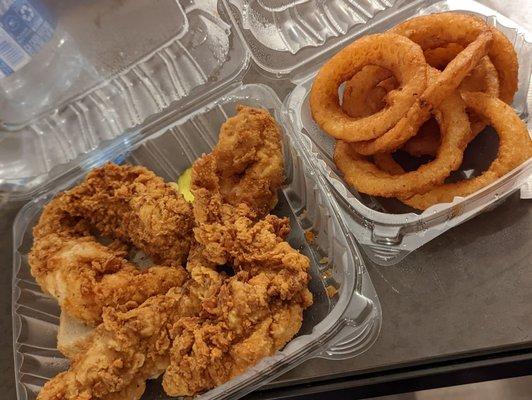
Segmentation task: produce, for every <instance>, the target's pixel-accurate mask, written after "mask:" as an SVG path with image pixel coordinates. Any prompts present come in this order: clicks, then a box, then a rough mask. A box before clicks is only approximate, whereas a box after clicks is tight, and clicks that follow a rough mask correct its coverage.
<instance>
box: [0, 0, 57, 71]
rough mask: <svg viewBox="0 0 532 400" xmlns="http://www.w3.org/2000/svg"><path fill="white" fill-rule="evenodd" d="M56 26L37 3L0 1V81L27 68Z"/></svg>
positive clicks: (33, 0) (50, 36)
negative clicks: (24, 67) (25, 66)
mask: <svg viewBox="0 0 532 400" xmlns="http://www.w3.org/2000/svg"><path fill="white" fill-rule="evenodd" d="M55 26H56V23H55V20H54V18H53V17H52V15H51V14H50V13H49V12H48V10H47V9H46V8H45V7H44V6H43V4H42V3H40V2H39V1H38V0H2V1H0V78H3V77H6V76H8V75H11V74H12V73H13V72H15V71H17V70H19V69H21V68H22V67H23V66H24V65H26V64H27V63H28V62H29V61H30V60H31V57H32V56H33V55H34V54H35V53H37V52H38V51H39V50H40V49H41V48H42V47H43V46H44V44H45V43H46V42H48V41H49V40H50V39H51V38H52V36H53V34H54V30H55Z"/></svg>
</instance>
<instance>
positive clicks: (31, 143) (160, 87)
mask: <svg viewBox="0 0 532 400" xmlns="http://www.w3.org/2000/svg"><path fill="white" fill-rule="evenodd" d="M3 1H4V2H6V4H7V5H9V3H10V2H11V0H3ZM25 1H26V2H28V4H30V3H31V4H30V6H31V5H32V4H33V5H35V7H37V5H39V6H40V7H41V8H44V9H46V10H47V11H48V12H49V13H50V15H51V16H50V17H49V19H52V18H53V19H55V22H51V23H50V24H51V25H50V26H52V28H50V29H53V35H52V36H51V38H50V39H49V40H48V41H47V42H46V43H44V44H43V45H42V48H41V49H40V50H39V51H38V52H36V53H35V54H34V55H33V56H32V58H31V59H30V60H29V61H28V63H27V64H25V65H24V66H23V67H22V68H21V69H19V70H18V71H14V72H13V73H12V74H10V75H9V76H6V77H3V78H2V79H0V104H1V105H2V106H1V107H0V124H1V125H2V127H3V129H2V130H1V131H0V191H11V192H19V193H21V192H25V196H26V197H27V196H29V194H28V191H31V189H32V188H35V187H36V186H38V185H40V184H42V183H43V182H45V181H46V180H48V179H49V178H50V177H51V176H56V175H57V174H59V173H60V172H61V171H62V170H64V166H65V165H66V164H68V163H69V162H70V161H72V160H76V159H78V162H79V161H80V160H79V158H80V156H81V157H83V155H85V154H87V153H89V152H91V151H94V150H97V149H103V148H105V147H106V146H108V145H110V143H112V142H110V141H112V140H116V138H119V139H118V140H127V138H128V137H131V136H132V135H134V134H135V130H134V128H135V127H137V126H139V125H141V124H142V123H143V122H144V121H145V120H146V118H147V117H149V116H151V115H154V114H157V113H160V112H164V111H165V110H168V109H169V108H176V107H177V108H181V109H188V108H191V107H193V106H194V104H197V103H198V102H200V101H201V100H202V99H203V98H205V97H208V96H212V95H214V94H216V93H217V92H218V91H219V90H220V89H221V88H223V87H225V86H226V85H228V84H229V83H230V82H233V81H235V80H238V78H239V76H240V75H241V73H242V72H243V71H244V70H245V68H246V67H247V65H248V60H249V56H248V53H247V52H246V50H245V48H244V47H243V45H242V42H241V41H240V39H239V37H238V36H237V35H235V34H234V32H232V30H231V27H230V25H229V24H228V23H227V22H226V21H225V20H226V19H227V18H225V20H224V17H223V15H221V14H220V13H219V12H218V9H217V1H216V0H187V1H180V2H177V1H175V0H158V1H148V0H126V1H112V2H109V1H105V0H98V1H89V2H87V1H85V2H79V1H75V0H61V1H51V0H48V1H46V2H43V0H25ZM37 1H39V3H37ZM15 3H16V2H15ZM15 3H13V4H15ZM12 7H14V6H11V8H12ZM28 7H29V6H28ZM11 8H9V9H8V11H6V12H11V11H10V10H11ZM2 12H3V11H2V9H1V8H0V14H1V13H2ZM35 12H36V11H35ZM41 14H43V15H44V11H41ZM1 20H2V17H1V16H0V21H1ZM54 24H55V25H54ZM0 34H1V26H0ZM1 62H2V48H1V46H0V65H1ZM54 168H55V170H54ZM16 196H17V195H15V197H16Z"/></svg>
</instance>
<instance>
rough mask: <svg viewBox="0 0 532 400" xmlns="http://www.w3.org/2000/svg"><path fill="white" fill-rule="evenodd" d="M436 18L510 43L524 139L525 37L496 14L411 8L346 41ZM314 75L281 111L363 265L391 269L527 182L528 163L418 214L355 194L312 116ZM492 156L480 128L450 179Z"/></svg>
mask: <svg viewBox="0 0 532 400" xmlns="http://www.w3.org/2000/svg"><path fill="white" fill-rule="evenodd" d="M442 11H458V12H468V13H473V14H475V15H478V16H480V17H481V18H483V19H485V20H486V21H487V23H488V24H490V25H493V26H495V27H496V28H497V29H499V30H500V31H501V32H502V33H504V34H505V35H506V36H507V37H508V38H509V40H510V42H511V43H512V44H513V46H514V48H515V50H516V53H517V56H518V60H519V85H518V91H517V93H516V94H515V96H514V102H513V107H514V109H515V111H516V112H517V113H518V114H519V116H520V117H521V118H522V119H523V120H525V121H527V125H528V128H529V132H530V128H531V127H532V125H531V121H530V119H529V115H530V112H531V104H530V101H529V97H530V94H531V85H530V82H531V76H532V42H531V40H532V35H531V34H530V33H529V32H528V31H527V30H526V29H524V28H523V27H521V26H519V25H518V24H516V23H515V22H513V21H511V20H509V19H508V18H506V17H504V16H503V15H501V14H499V13H497V12H496V11H494V10H492V9H490V8H488V7H486V6H484V5H481V4H480V3H478V2H476V1H472V0H462V1H454V0H443V1H431V0H422V1H416V2H411V3H407V4H405V5H404V7H400V8H399V9H395V12H393V13H391V14H389V15H388V16H385V17H384V18H381V19H380V20H379V21H376V22H375V23H373V24H372V27H371V29H370V30H369V31H367V30H363V31H358V32H357V33H355V34H354V36H353V37H352V40H356V38H358V37H360V36H361V35H364V34H367V33H376V32H382V31H384V30H386V29H388V28H389V27H390V26H392V25H395V24H397V23H399V22H401V21H404V20H406V19H408V18H411V17H413V16H415V15H419V14H430V13H435V12H442ZM335 51H336V49H329V50H328V51H327V52H326V53H325V54H326V56H327V57H330V56H332V55H333V54H334V52H335ZM318 67H319V65H318ZM315 72H316V71H314V72H312V73H310V74H308V75H307V76H305V77H302V78H301V79H300V80H299V81H298V85H297V86H296V87H295V89H294V90H293V91H292V92H291V93H290V95H289V96H288V98H287V100H286V101H285V105H286V109H287V112H288V113H289V116H290V119H291V121H292V123H293V124H294V126H295V129H296V130H297V131H298V132H300V133H301V134H302V135H303V136H304V137H305V139H306V145H307V148H308V150H309V151H310V153H312V154H313V155H314V156H315V157H316V165H318V167H319V168H320V170H321V171H322V172H323V173H324V175H325V176H326V178H327V179H328V181H329V183H330V184H331V186H332V188H333V190H334V191H335V193H336V195H337V198H338V199H339V201H340V204H341V205H342V206H343V208H344V216H345V218H346V221H347V224H348V226H349V229H350V231H351V232H353V234H354V235H355V237H356V239H357V241H358V242H359V243H360V244H361V246H362V248H363V249H364V250H365V252H366V253H367V255H368V256H369V257H370V259H371V260H372V261H373V262H375V263H377V264H381V265H393V264H396V263H398V262H399V261H401V260H402V259H403V258H404V257H406V256H407V255H408V254H409V253H410V252H412V251H414V250H416V249H417V248H419V247H420V246H422V245H424V244H425V243H427V242H429V241H430V240H432V239H434V238H435V237H437V236H439V235H441V234H442V233H444V232H445V231H447V230H448V229H450V228H452V227H454V226H456V225H458V224H460V223H462V222H464V221H466V220H468V219H470V218H472V217H474V216H475V215H477V214H479V213H481V212H483V211H487V210H490V209H492V208H493V207H494V206H496V205H497V204H499V203H500V202H501V201H502V200H504V199H505V198H506V197H508V196H509V195H510V194H511V193H513V192H514V191H516V190H518V189H519V187H520V186H521V185H523V184H524V183H525V182H526V181H527V179H529V177H530V175H531V174H532V160H528V161H527V162H524V163H523V164H522V165H520V166H519V167H517V168H515V169H514V170H513V171H510V172H509V173H507V174H506V175H504V176H503V177H501V178H500V179H498V180H497V181H496V182H493V183H492V184H491V185H489V186H486V187H484V188H482V189H481V190H479V191H477V192H476V193H473V194H471V195H469V196H467V197H456V198H455V199H454V200H453V201H452V202H451V203H441V204H436V205H434V206H432V207H430V208H429V209H427V210H425V211H424V212H420V211H417V210H414V209H412V208H410V207H407V206H405V205H404V204H402V203H401V202H399V201H398V200H395V199H386V198H379V197H374V196H367V195H365V194H362V193H358V192H357V191H356V190H355V189H354V188H352V187H350V186H349V185H348V184H347V183H346V182H345V181H344V180H343V178H342V174H341V173H340V172H339V171H338V169H337V168H336V166H335V164H334V161H333V152H334V144H335V140H334V139H333V138H331V137H330V136H328V135H327V134H325V132H323V131H322V130H321V129H320V127H319V126H318V125H317V124H316V123H315V121H314V120H313V118H312V116H311V112H310V105H309V96H310V91H311V87H312V82H313V80H314V76H315ZM497 151H498V138H497V135H496V133H495V132H494V131H493V129H491V128H487V129H485V131H484V132H482V133H481V134H480V135H479V136H478V137H477V138H476V139H475V140H474V141H473V142H472V143H470V145H469V146H468V148H467V150H466V152H465V153H464V162H463V163H462V165H461V167H460V169H459V170H458V171H456V172H455V173H454V179H467V178H470V177H472V176H476V175H479V174H480V173H482V172H483V171H484V170H486V169H487V168H488V167H489V165H490V164H491V161H492V160H493V159H494V158H495V157H496V154H497Z"/></svg>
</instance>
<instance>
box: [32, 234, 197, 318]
mask: <svg viewBox="0 0 532 400" xmlns="http://www.w3.org/2000/svg"><path fill="white" fill-rule="evenodd" d="M125 256H126V254H125V252H124V251H123V250H113V249H111V248H109V247H106V246H104V245H102V244H100V243H98V242H96V241H95V240H94V239H93V238H92V237H90V236H86V237H79V238H71V237H64V236H61V235H57V234H49V235H46V236H45V237H44V238H41V239H40V240H38V241H36V243H35V245H34V247H33V248H32V251H31V253H30V255H29V263H30V265H31V266H32V274H33V276H34V277H35V279H36V280H37V282H38V283H39V285H40V286H41V287H42V288H43V290H44V291H45V292H47V293H49V294H51V295H52V296H53V297H55V298H56V299H57V301H58V302H59V305H60V306H61V307H62V308H63V309H64V310H65V311H67V312H68V313H69V314H70V315H71V316H73V317H75V318H77V319H79V320H80V321H82V322H83V323H85V324H88V325H96V324H98V323H100V322H101V321H102V311H103V308H104V307H113V308H117V309H120V310H122V311H125V310H128V309H131V308H135V307H138V306H139V305H140V304H141V303H143V302H144V301H145V300H146V299H148V298H149V297H151V296H154V295H157V294H161V293H166V292H167V291H168V290H169V289H170V288H172V287H174V286H181V285H182V284H183V283H184V282H185V280H186V279H187V278H188V276H187V274H186V272H185V270H184V269H183V268H182V267H166V266H152V267H150V268H149V269H147V270H145V271H140V270H139V269H138V268H137V267H136V266H135V265H133V264H132V263H130V262H129V261H127V260H126V259H125V258H124V257H125Z"/></svg>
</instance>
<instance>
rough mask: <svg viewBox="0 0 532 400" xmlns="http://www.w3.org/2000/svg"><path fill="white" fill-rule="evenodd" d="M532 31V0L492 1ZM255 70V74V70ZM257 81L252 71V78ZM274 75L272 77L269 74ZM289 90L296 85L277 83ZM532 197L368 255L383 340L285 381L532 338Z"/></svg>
mask: <svg viewBox="0 0 532 400" xmlns="http://www.w3.org/2000/svg"><path fill="white" fill-rule="evenodd" d="M484 3H486V4H488V5H490V6H491V7H493V8H495V9H498V10H499V11H501V12H502V13H503V14H505V15H507V16H510V17H512V18H514V19H515V20H516V21H517V22H519V23H522V24H523V25H524V26H527V27H528V28H529V29H530V24H531V20H532V18H531V14H532V7H531V6H532V4H531V0H519V1H511V2H510V1H502V0H493V1H484ZM251 76H252V75H251ZM248 79H249V78H248ZM269 83H270V82H269ZM278 85H279V86H278V87H277V88H276V89H277V92H278V93H279V94H280V95H283V94H285V93H286V91H287V87H286V86H284V87H283V85H282V83H280V84H278ZM18 206H19V205H10V206H6V205H4V206H3V207H2V208H1V209H0V254H1V255H2V266H3V268H4V271H5V272H4V275H3V279H1V280H0V285H1V286H0V316H1V317H2V319H1V320H2V323H1V324H0V346H1V348H2V352H0V387H1V388H2V396H1V397H2V398H5V399H14V398H15V386H14V375H13V358H12V336H11V269H12V265H11V252H12V249H11V227H12V223H13V219H14V217H15V215H16V212H17V209H18ZM531 261H532V202H531V201H524V200H520V199H519V195H518V194H517V193H516V194H514V195H513V196H511V197H510V198H509V199H508V200H507V201H506V202H504V203H503V204H502V205H500V206H499V207H498V208H496V209H495V210H492V211H490V212H487V213H484V214H482V215H480V216H478V217H476V218H474V219H472V220H470V221H468V222H466V223H464V224H462V225H461V226H458V227H456V228H454V229H452V230H450V231H448V232H446V233H445V234H443V235H442V236H440V237H438V238H436V239H435V240H433V241H432V242H430V243H428V244H427V245H425V246H424V247H422V248H421V249H419V250H417V251H416V252H414V253H413V254H411V255H409V256H408V257H407V258H406V259H405V260H404V261H403V262H401V263H400V264H399V265H396V266H394V267H378V266H375V265H372V264H371V263H369V262H368V270H369V272H370V275H371V277H372V280H373V283H374V285H375V288H376V290H377V293H378V295H379V298H380V301H381V305H382V311H383V324H382V331H381V334H380V337H379V339H378V340H377V342H376V343H375V345H374V346H373V347H372V348H371V349H370V350H369V351H368V352H366V353H365V354H363V355H362V356H360V357H358V358H356V359H351V360H345V361H334V362H333V361H325V360H311V361H308V362H306V363H305V364H303V365H302V366H301V367H299V368H297V369H295V370H294V371H292V372H289V373H288V374H286V375H284V376H282V377H281V378H279V379H277V381H276V382H275V383H274V385H287V384H293V383H295V382H297V383H303V382H307V381H311V380H312V381H316V380H322V379H328V378H332V377H337V376H345V375H353V374H357V373H360V372H363V371H370V370H376V369H383V368H390V367H393V366H399V365H411V364H415V363H422V362H424V361H428V360H435V359H438V358H449V357H456V356H457V355H460V354H465V353H468V354H470V353H477V352H484V351H496V350H498V349H502V348H508V347H517V346H519V347H521V346H530V345H531V332H532V313H530V304H532V268H531V267H532V262H531Z"/></svg>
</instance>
